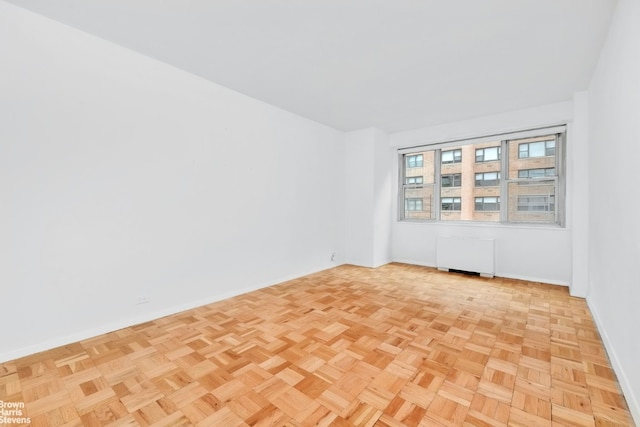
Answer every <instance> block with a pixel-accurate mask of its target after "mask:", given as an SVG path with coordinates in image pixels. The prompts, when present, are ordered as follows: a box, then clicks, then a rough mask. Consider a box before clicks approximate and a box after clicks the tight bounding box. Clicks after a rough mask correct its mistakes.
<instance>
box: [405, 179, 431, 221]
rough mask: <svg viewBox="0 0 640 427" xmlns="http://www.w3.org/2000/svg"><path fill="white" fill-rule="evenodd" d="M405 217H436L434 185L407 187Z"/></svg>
mask: <svg viewBox="0 0 640 427" xmlns="http://www.w3.org/2000/svg"><path fill="white" fill-rule="evenodd" d="M404 218H406V219H434V218H435V216H434V211H433V186H425V187H419V188H405V190H404Z"/></svg>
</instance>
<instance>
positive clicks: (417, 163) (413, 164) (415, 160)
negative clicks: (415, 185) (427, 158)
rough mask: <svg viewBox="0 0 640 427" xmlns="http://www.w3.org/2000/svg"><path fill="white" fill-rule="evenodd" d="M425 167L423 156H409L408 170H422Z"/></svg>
mask: <svg viewBox="0 0 640 427" xmlns="http://www.w3.org/2000/svg"><path fill="white" fill-rule="evenodd" d="M422 165H423V157H422V154H416V155H414V156H407V167H408V168H421V167H422Z"/></svg>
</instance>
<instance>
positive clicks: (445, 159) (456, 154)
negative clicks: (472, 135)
mask: <svg viewBox="0 0 640 427" xmlns="http://www.w3.org/2000/svg"><path fill="white" fill-rule="evenodd" d="M461 162H462V150H449V151H443V152H442V164H449V163H461Z"/></svg>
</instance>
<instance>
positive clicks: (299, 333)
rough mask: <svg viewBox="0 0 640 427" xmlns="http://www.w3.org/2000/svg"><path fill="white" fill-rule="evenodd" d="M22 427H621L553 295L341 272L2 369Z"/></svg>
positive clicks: (585, 336) (396, 274)
mask: <svg viewBox="0 0 640 427" xmlns="http://www.w3.org/2000/svg"><path fill="white" fill-rule="evenodd" d="M0 399H1V400H3V401H13V402H25V415H28V416H30V417H31V418H32V425H34V426H80V425H84V426H101V425H114V426H119V425H127V426H128V425H141V426H147V425H159V426H160V425H162V426H165V425H166V426H168V425H201V426H225V427H226V426H246V425H251V426H311V425H320V426H329V425H333V426H351V425H356V426H374V425H375V426H526V427H530V426H558V427H559V426H604V425H627V426H628V425H632V421H631V418H630V416H629V413H628V410H627V408H626V403H625V401H624V398H623V397H622V395H621V393H620V391H619V388H618V383H617V381H616V378H615V375H614V373H613V371H612V370H611V367H610V364H609V362H608V359H607V356H606V354H605V351H604V349H603V346H602V343H601V341H600V338H599V335H598V332H597V331H596V329H595V327H594V323H593V320H592V318H591V315H590V314H589V311H588V309H587V307H586V304H585V301H584V300H582V299H578V298H572V297H570V296H569V295H568V292H567V289H566V288H563V287H557V286H550V285H543V284H538V283H530V282H522V281H515V280H506V279H500V278H495V279H483V278H478V277H468V276H462V275H458V274H449V273H442V272H438V271H436V270H434V269H430V268H424V267H416V266H409V265H403V264H390V265H387V266H384V267H381V268H378V269H366V268H359V267H353V266H341V267H338V268H334V269H331V270H327V271H324V272H320V273H317V274H313V275H310V276H306V277H302V278H300V279H296V280H292V281H290V282H286V283H282V284H280V285H277V286H272V287H269V288H266V289H262V290H259V291H255V292H251V293H249V294H245V295H242V296H238V297H236V298H232V299H229V300H225V301H220V302H217V303H214V304H210V305H207V306H204V307H200V308H197V309H194V310H190V311H187V312H184V313H180V314H176V315H173V316H170V317H166V318H162V319H158V320H156V321H153V322H148V323H145V324H141V325H137V326H133V327H130V328H126V329H122V330H119V331H116V332H112V333H109V334H106V335H103V336H99V337H96V338H93V339H89V340H86V341H82V342H78V343H75V344H70V345H67V346H64V347H61V348H57V349H54V350H51V351H47V352H44V353H40V354H36V355H33V356H29V357H25V358H22V359H19V360H14V361H11V362H7V363H3V364H2V365H0Z"/></svg>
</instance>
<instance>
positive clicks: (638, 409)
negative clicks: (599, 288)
mask: <svg viewBox="0 0 640 427" xmlns="http://www.w3.org/2000/svg"><path fill="white" fill-rule="evenodd" d="M587 306H588V307H589V311H590V312H591V316H592V317H593V321H594V322H595V323H596V327H597V328H598V332H599V333H600V336H601V337H602V342H603V343H604V348H605V349H606V351H607V355H608V356H609V360H610V362H611V367H612V368H613V371H614V372H615V373H616V376H617V377H618V383H619V384H620V388H622V393H623V394H624V397H625V399H626V400H627V405H628V406H629V412H631V417H632V418H633V421H634V422H635V423H636V425H640V404H639V402H638V399H637V398H636V395H635V394H634V392H633V387H631V382H630V381H629V378H628V377H627V376H626V374H625V372H624V368H623V367H622V364H621V363H620V359H619V358H618V355H617V353H616V351H615V348H614V347H613V345H612V344H611V340H610V339H609V335H607V329H606V328H605V327H604V324H603V323H602V320H601V318H600V316H599V315H598V312H597V311H596V310H595V307H594V306H593V305H591V304H590V302H589V297H587Z"/></svg>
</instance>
